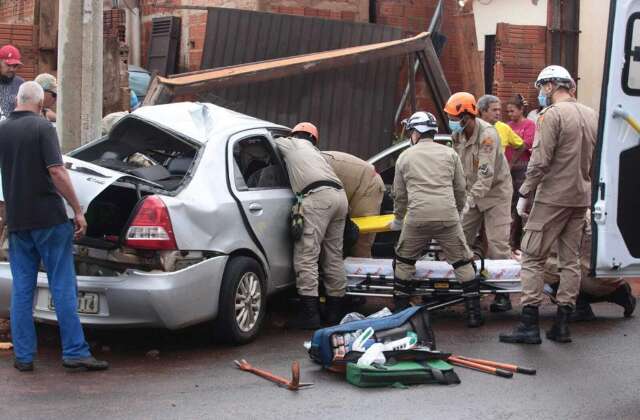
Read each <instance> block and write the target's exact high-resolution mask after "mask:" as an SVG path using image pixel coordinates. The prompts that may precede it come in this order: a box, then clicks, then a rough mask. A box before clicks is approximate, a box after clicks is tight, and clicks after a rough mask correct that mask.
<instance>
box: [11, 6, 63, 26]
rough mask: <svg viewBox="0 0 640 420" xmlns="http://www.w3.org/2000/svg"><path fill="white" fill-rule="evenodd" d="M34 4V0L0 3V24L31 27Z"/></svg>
mask: <svg viewBox="0 0 640 420" xmlns="http://www.w3.org/2000/svg"><path fill="white" fill-rule="evenodd" d="M50 1H54V0H50ZM55 1H57V0H55ZM35 3H36V0H4V1H0V23H13V24H23V25H32V24H33V16H34V15H35Z"/></svg>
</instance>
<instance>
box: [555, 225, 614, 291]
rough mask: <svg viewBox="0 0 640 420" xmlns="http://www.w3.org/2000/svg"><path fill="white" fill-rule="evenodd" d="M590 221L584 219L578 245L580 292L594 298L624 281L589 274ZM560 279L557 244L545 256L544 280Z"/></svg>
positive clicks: (557, 280)
mask: <svg viewBox="0 0 640 420" xmlns="http://www.w3.org/2000/svg"><path fill="white" fill-rule="evenodd" d="M591 240H592V235H591V221H590V220H589V218H587V220H585V224H584V230H583V237H582V243H581V245H580V273H581V275H582V278H581V280H580V292H582V293H586V294H588V295H591V296H593V297H596V298H602V297H605V296H607V295H610V294H611V293H613V292H614V291H615V290H616V289H617V288H618V287H620V286H623V285H624V284H625V283H626V282H625V281H624V279H621V278H617V277H608V278H598V279H596V278H594V277H593V276H591V275H590V273H589V271H590V267H591ZM559 281H560V271H559V270H558V244H557V243H556V244H554V245H553V247H552V248H551V256H550V257H549V258H547V261H546V262H545V265H544V282H545V283H547V284H557V283H558V282H559Z"/></svg>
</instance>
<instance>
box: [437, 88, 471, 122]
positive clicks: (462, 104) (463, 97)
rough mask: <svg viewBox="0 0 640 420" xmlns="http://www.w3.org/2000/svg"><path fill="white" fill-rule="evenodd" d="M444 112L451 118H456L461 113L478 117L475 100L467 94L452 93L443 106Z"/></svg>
mask: <svg viewBox="0 0 640 420" xmlns="http://www.w3.org/2000/svg"><path fill="white" fill-rule="evenodd" d="M444 112H446V113H447V114H449V115H450V116H452V117H457V116H459V115H460V114H462V113H463V112H468V113H469V114H471V115H478V107H477V106H476V98H475V97H474V96H473V95H472V94H470V93H467V92H458V93H454V94H453V95H451V97H450V98H449V100H448V101H447V104H446V105H445V106H444Z"/></svg>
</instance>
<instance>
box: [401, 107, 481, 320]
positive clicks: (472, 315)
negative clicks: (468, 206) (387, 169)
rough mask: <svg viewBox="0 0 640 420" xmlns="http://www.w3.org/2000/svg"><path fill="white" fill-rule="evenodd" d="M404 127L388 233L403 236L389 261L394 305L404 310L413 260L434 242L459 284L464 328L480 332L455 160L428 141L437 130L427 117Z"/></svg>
mask: <svg viewBox="0 0 640 420" xmlns="http://www.w3.org/2000/svg"><path fill="white" fill-rule="evenodd" d="M404 124H405V128H406V130H407V132H408V133H409V135H410V136H411V145H412V146H411V147H410V148H409V149H407V150H406V151H404V152H403V153H402V154H401V155H400V157H399V158H398V161H397V162H396V174H395V179H394V182H393V188H394V194H395V201H394V214H395V219H394V220H393V222H391V224H390V225H389V228H390V229H391V230H402V232H401V233H400V239H399V240H398V244H397V246H396V257H395V260H394V277H395V281H394V286H395V291H394V292H395V294H396V296H398V297H399V299H398V302H399V303H401V304H402V303H404V304H406V302H407V300H408V295H409V294H410V292H411V291H410V280H411V279H412V277H413V276H414V275H415V272H416V267H415V265H416V260H418V259H419V258H420V257H421V256H422V251H423V250H424V249H425V247H426V245H427V244H428V243H429V241H430V240H432V239H434V240H436V241H437V242H438V245H439V246H440V247H441V248H442V251H443V253H444V255H445V257H446V259H447V261H448V262H449V263H450V264H451V265H452V266H453V268H454V270H455V276H456V280H457V281H458V282H460V283H461V284H462V287H463V296H464V298H465V299H464V301H465V311H466V315H467V326H469V327H479V326H480V325H482V322H483V321H482V315H481V313H480V295H479V291H478V288H479V284H478V281H477V278H476V272H475V267H474V265H473V254H472V253H471V251H470V249H469V247H468V246H467V242H466V240H465V237H464V232H463V230H462V225H461V223H460V213H461V212H462V210H463V208H464V206H465V202H466V183H465V178H464V173H463V169H462V164H461V162H460V157H459V156H458V155H457V154H456V152H455V151H454V150H453V149H451V148H449V147H447V146H444V145H441V144H438V143H436V142H434V141H433V138H434V135H435V134H436V133H437V132H438V124H437V122H436V119H435V117H434V116H433V115H432V114H430V113H428V112H416V113H415V114H413V115H412V116H411V118H409V119H408V120H405V121H404Z"/></svg>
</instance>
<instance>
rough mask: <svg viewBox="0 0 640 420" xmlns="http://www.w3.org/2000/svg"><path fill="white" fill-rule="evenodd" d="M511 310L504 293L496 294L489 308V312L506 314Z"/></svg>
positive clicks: (509, 301)
mask: <svg viewBox="0 0 640 420" xmlns="http://www.w3.org/2000/svg"><path fill="white" fill-rule="evenodd" d="M511 309H512V306H511V299H509V295H508V294H506V293H498V294H497V295H496V297H495V298H494V299H493V303H492V304H491V305H490V306H489V310H490V311H491V312H507V311H510V310H511Z"/></svg>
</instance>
